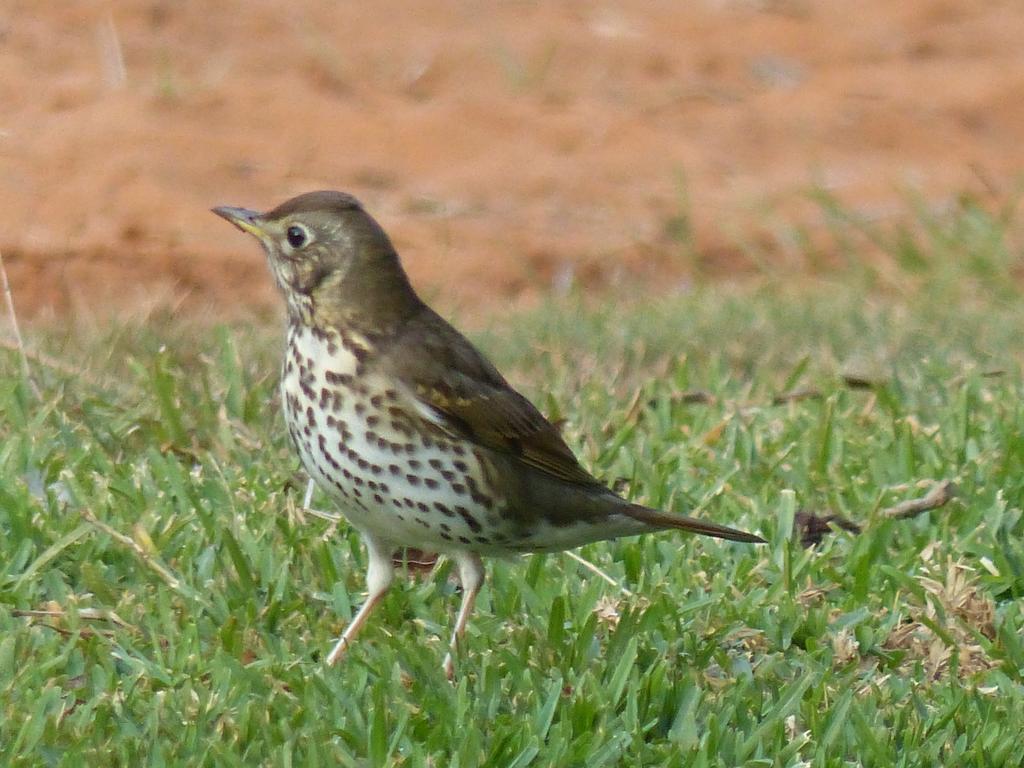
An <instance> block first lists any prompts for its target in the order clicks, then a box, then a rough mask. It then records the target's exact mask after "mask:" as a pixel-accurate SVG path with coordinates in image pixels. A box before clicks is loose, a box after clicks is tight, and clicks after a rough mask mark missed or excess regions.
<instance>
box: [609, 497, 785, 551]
mask: <svg viewBox="0 0 1024 768" xmlns="http://www.w3.org/2000/svg"><path fill="white" fill-rule="evenodd" d="M621 511H622V512H623V514H625V515H627V516H629V517H631V518H633V519H634V520H636V521H637V522H640V523H644V524H645V525H649V526H651V527H652V528H677V529H678V530H680V531H690V532H691V533H699V534H701V535H703V536H714V537H715V538H716V539H729V540H730V541H743V542H747V543H748V544H765V543H766V542H765V540H764V539H762V538H761V537H760V536H756V535H754V534H753V533H747V532H746V531H738V530H736V529H735V528H726V527H725V526H724V525H716V524H715V523H709V522H707V521H705V520H698V519H697V518H695V517H685V516H684V515H674V514H671V513H669V512H662V511H660V510H657V509H651V508H650V507H644V506H641V505H639V504H630V505H629V506H628V507H626V508H625V509H623V510H621Z"/></svg>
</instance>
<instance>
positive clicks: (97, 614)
mask: <svg viewBox="0 0 1024 768" xmlns="http://www.w3.org/2000/svg"><path fill="white" fill-rule="evenodd" d="M11 615H12V616H17V617H20V618H29V619H34V618H63V617H64V616H67V615H68V611H64V610H54V609H46V610H20V609H17V608H16V609H14V610H13V611H11ZM75 615H76V616H77V617H78V618H79V619H82V620H84V621H109V622H110V623H111V624H116V625H117V626H119V627H124V628H127V629H131V628H132V626H131V624H129V623H128V622H127V621H125V620H124V619H122V618H121V617H120V616H118V615H117V614H116V613H114V612H113V611H107V610H103V609H101V608H82V609H80V610H78V611H76V612H75Z"/></svg>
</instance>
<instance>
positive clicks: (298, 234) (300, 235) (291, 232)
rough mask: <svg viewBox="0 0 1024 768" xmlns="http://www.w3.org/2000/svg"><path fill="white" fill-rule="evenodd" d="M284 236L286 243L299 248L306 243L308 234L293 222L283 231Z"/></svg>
mask: <svg viewBox="0 0 1024 768" xmlns="http://www.w3.org/2000/svg"><path fill="white" fill-rule="evenodd" d="M285 237H287V238H288V245H290V246H291V247H292V248H301V247H302V246H304V245H305V244H306V240H307V239H308V236H307V235H306V230H305V229H303V228H302V227H298V226H295V225H294V224H293V225H292V226H290V227H288V231H287V232H285Z"/></svg>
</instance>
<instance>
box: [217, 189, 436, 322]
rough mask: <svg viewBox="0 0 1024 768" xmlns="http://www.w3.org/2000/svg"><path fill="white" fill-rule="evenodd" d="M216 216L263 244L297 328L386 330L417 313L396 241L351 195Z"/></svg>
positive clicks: (313, 195) (315, 195) (318, 195)
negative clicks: (300, 325) (302, 325)
mask: <svg viewBox="0 0 1024 768" xmlns="http://www.w3.org/2000/svg"><path fill="white" fill-rule="evenodd" d="M213 212H214V213H216V214H217V215H218V216H222V217H223V218H225V219H227V220H228V221H230V222H231V223H232V224H234V225H235V226H236V227H238V228H239V229H240V230H242V231H243V232H248V233H249V234H251V235H253V236H255V237H256V238H257V239H258V240H259V241H260V244H261V245H262V246H263V250H264V251H265V252H266V254H267V261H268V263H269V264H270V271H271V272H272V274H273V276H274V279H275V280H276V281H277V285H278V287H279V288H280V289H281V292H282V294H283V295H284V298H285V301H286V302H287V304H288V314H289V317H290V319H291V320H292V321H296V320H297V321H300V322H304V323H306V324H308V325H318V326H331V325H344V324H350V323H353V322H355V323H358V324H363V325H369V326H374V325H377V326H381V325H387V324H388V323H391V322H395V321H400V320H401V319H403V318H402V316H403V315H404V314H405V313H407V312H410V311H413V310H415V309H416V308H418V306H419V299H417V298H416V294H415V293H414V292H413V290H412V287H411V286H410V285H409V280H408V278H407V277H406V275H405V272H404V271H403V270H402V266H401V264H400V263H399V260H398V254H397V253H395V249H394V246H392V244H391V240H390V239H389V238H388V236H387V234H386V233H385V232H384V230H383V229H382V228H381V227H380V225H379V224H378V223H377V222H376V221H375V220H374V219H373V217H372V216H370V214H368V213H367V212H366V211H365V210H364V209H363V206H362V205H361V204H360V203H359V201H358V200H356V198H354V197H352V196H351V195H348V194H345V193H343V192H308V193H306V194H304V195H299V196H298V197H294V198H292V199H291V200H288V201H286V202H284V203H282V204H281V205H279V206H277V208H274V209H273V210H271V211H268V212H266V213H258V212H257V211H250V210H247V209H245V208H231V207H227V206H222V207H219V208H214V209H213ZM377 330H386V328H383V327H381V328H379V329H377Z"/></svg>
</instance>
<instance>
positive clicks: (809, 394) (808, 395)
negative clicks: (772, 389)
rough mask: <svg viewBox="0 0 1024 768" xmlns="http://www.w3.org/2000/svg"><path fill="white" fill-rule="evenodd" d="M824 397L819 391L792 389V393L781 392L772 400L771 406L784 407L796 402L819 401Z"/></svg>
mask: <svg viewBox="0 0 1024 768" xmlns="http://www.w3.org/2000/svg"><path fill="white" fill-rule="evenodd" d="M822 397H824V395H823V394H822V393H821V390H820V389H794V390H793V391H792V392H783V393H782V394H781V395H775V397H773V398H772V405H784V404H786V403H794V402H796V401H797V400H820V399H821V398H822Z"/></svg>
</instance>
